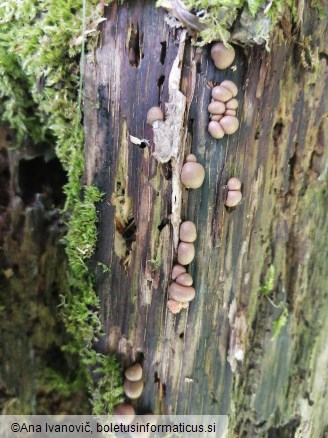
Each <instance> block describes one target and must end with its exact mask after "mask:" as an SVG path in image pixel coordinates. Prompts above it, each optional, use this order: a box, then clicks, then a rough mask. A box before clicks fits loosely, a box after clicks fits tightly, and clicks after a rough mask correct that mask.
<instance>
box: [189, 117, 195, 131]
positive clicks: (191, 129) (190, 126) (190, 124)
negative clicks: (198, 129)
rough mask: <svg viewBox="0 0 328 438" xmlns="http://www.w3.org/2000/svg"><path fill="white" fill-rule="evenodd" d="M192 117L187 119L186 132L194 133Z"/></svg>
mask: <svg viewBox="0 0 328 438" xmlns="http://www.w3.org/2000/svg"><path fill="white" fill-rule="evenodd" d="M194 121H195V120H194V119H189V120H188V132H189V134H193V133H194Z"/></svg>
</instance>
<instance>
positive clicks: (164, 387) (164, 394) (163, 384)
mask: <svg viewBox="0 0 328 438" xmlns="http://www.w3.org/2000/svg"><path fill="white" fill-rule="evenodd" d="M162 391H163V398H164V397H165V396H166V385H165V383H162Z"/></svg>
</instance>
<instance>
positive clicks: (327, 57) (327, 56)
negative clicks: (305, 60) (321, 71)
mask: <svg viewBox="0 0 328 438" xmlns="http://www.w3.org/2000/svg"><path fill="white" fill-rule="evenodd" d="M322 59H324V60H325V61H326V64H328V54H327V53H325V52H319V60H320V61H321V60H322Z"/></svg>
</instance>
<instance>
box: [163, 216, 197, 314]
mask: <svg viewBox="0 0 328 438" xmlns="http://www.w3.org/2000/svg"><path fill="white" fill-rule="evenodd" d="M179 237H180V243H179V246H178V263H177V264H176V265H174V266H173V269H172V280H173V282H172V283H171V285H170V287H169V298H170V299H171V300H174V301H176V302H178V303H188V302H189V301H191V300H193V299H194V298H195V294H196V292H195V289H194V288H193V287H192V284H193V278H192V276H191V275H190V274H188V273H187V270H186V268H185V265H189V264H190V263H191V262H192V261H193V259H194V257H195V246H194V243H193V242H194V241H195V240H196V238H197V231H196V226H195V224H194V223H193V222H191V221H185V222H182V224H181V225H180V231H179ZM171 305H172V303H171ZM171 307H172V306H171ZM171 310H172V308H171Z"/></svg>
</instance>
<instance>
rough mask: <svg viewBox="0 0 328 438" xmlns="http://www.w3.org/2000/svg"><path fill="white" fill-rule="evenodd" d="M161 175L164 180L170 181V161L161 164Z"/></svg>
mask: <svg viewBox="0 0 328 438" xmlns="http://www.w3.org/2000/svg"><path fill="white" fill-rule="evenodd" d="M162 169H163V175H164V178H165V179H166V180H170V179H172V164H171V161H169V162H168V163H163V165H162Z"/></svg>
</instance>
